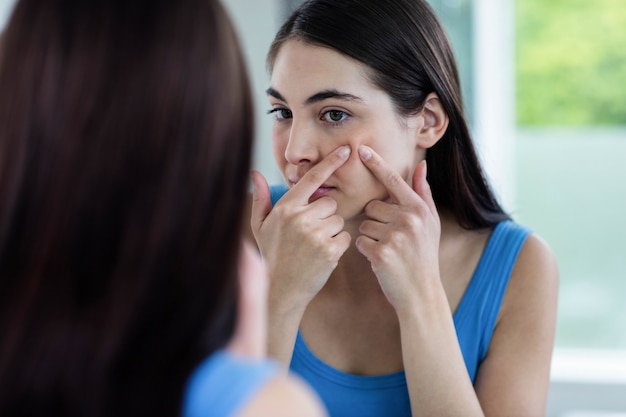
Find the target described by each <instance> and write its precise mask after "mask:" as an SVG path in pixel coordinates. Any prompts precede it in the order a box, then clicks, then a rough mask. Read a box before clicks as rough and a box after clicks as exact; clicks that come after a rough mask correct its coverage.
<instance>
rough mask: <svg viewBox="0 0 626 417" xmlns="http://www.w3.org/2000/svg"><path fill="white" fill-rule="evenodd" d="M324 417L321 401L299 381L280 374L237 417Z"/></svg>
mask: <svg viewBox="0 0 626 417" xmlns="http://www.w3.org/2000/svg"><path fill="white" fill-rule="evenodd" d="M270 415H271V416H274V417H291V416H296V415H297V416H301V417H325V416H327V414H326V411H325V409H324V407H323V406H322V403H321V400H320V399H319V397H318V396H317V394H315V393H314V392H313V390H312V389H311V388H309V386H308V385H306V383H304V382H303V381H302V380H301V379H300V378H298V377H296V376H295V375H293V374H288V373H286V372H285V373H281V374H279V375H277V376H275V377H274V378H272V379H271V380H270V381H268V383H267V384H265V385H264V386H263V388H262V389H261V390H260V391H259V392H258V393H257V395H255V396H254V397H253V398H252V399H251V400H250V401H249V402H248V403H247V404H246V405H245V406H244V407H243V408H242V409H241V410H240V412H239V413H237V415H236V416H237V417H264V416H270Z"/></svg>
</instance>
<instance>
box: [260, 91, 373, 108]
mask: <svg viewBox="0 0 626 417" xmlns="http://www.w3.org/2000/svg"><path fill="white" fill-rule="evenodd" d="M265 93H267V95H269V96H272V97H274V98H277V99H278V100H281V101H284V102H285V103H287V100H286V99H285V97H283V95H282V94H280V93H279V92H278V91H277V90H276V89H274V88H272V87H269V88H268V89H267V90H265ZM329 98H334V99H338V100H345V101H358V102H361V103H362V102H363V99H361V98H360V97H357V96H355V95H354V94H349V93H342V92H341V91H339V90H335V89H328V90H322V91H320V92H319V93H315V94H313V95H312V96H311V97H309V98H307V99H306V100H305V102H304V104H305V105H307V106H309V105H311V104H314V103H317V102H319V101H323V100H326V99H329Z"/></svg>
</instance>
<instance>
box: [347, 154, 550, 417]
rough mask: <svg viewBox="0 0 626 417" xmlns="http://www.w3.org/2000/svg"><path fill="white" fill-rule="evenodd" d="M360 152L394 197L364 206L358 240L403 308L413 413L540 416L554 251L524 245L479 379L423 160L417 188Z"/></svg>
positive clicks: (386, 288) (536, 244)
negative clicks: (443, 264) (457, 320)
mask: <svg viewBox="0 0 626 417" xmlns="http://www.w3.org/2000/svg"><path fill="white" fill-rule="evenodd" d="M367 151H369V152H367ZM362 160H363V162H364V163H365V164H366V166H367V167H368V168H369V169H370V171H371V172H372V173H373V174H374V175H375V176H376V177H377V178H378V179H379V180H380V181H381V182H382V183H383V184H384V185H385V186H386V187H387V189H388V191H389V194H390V197H391V201H390V202H373V203H370V205H368V207H367V208H366V214H367V216H368V218H369V220H367V221H365V222H363V224H362V226H361V229H360V232H361V233H362V235H361V236H359V237H358V239H357V242H356V243H357V247H358V249H359V250H360V251H361V252H362V253H363V254H364V255H365V256H366V257H367V258H368V260H369V261H370V263H371V265H372V269H373V270H374V272H375V273H376V276H377V278H378V281H379V283H380V285H381V288H382V289H383V292H384V293H385V295H386V296H387V299H388V300H389V302H390V303H391V304H392V305H393V306H394V308H395V310H396V313H397V315H398V319H399V323H400V330H401V339H402V353H403V360H404V368H405V373H406V378H407V384H408V388H409V396H410V400H411V407H412V414H413V416H414V417H416V416H421V415H424V416H430V415H437V416H459V415H462V416H484V415H487V416H503V415H507V416H508V415H512V416H515V415H520V416H531V417H532V416H535V415H537V416H539V415H542V414H543V413H544V411H543V409H544V407H545V395H546V392H547V383H548V373H549V364H550V354H551V350H552V343H553V339H554V326H555V324H554V322H555V314H556V313H555V310H556V286H557V281H558V273H557V271H556V266H555V262H554V258H553V256H552V255H551V253H550V251H549V250H548V249H547V247H546V246H545V245H542V244H541V242H540V241H539V239H538V238H536V237H534V236H531V237H529V239H528V241H527V242H526V243H525V245H524V247H523V248H522V250H521V253H520V255H519V258H518V262H517V264H516V266H515V269H514V271H513V274H512V276H511V283H510V284H509V288H508V290H507V295H506V296H505V300H504V302H503V306H502V311H501V314H500V319H499V321H498V323H497V327H496V331H495V333H494V337H493V339H492V342H491V346H490V348H489V351H488V356H487V359H486V360H485V361H484V362H483V364H482V365H481V368H480V369H479V374H478V380H477V382H476V387H474V386H472V383H471V380H470V377H469V375H468V373H467V370H466V367H465V363H464V360H463V356H462V353H461V349H460V347H459V343H458V339H457V335H456V330H455V327H454V322H453V319H452V315H451V313H450V306H449V304H448V301H447V297H446V294H445V291H444V288H443V286H442V283H441V278H440V275H439V268H438V265H439V260H438V246H439V237H440V224H439V217H438V214H437V210H436V207H435V205H434V202H433V200H432V195H431V193H430V187H429V186H428V183H427V182H426V166H425V164H424V163H422V164H420V165H418V167H417V169H416V170H415V174H414V176H413V182H412V184H413V189H411V187H410V186H409V185H408V184H406V182H404V181H403V180H402V178H401V177H400V176H399V175H398V174H397V173H396V172H394V171H393V170H392V169H391V168H390V167H389V166H387V164H386V163H385V162H384V161H383V160H382V159H381V158H380V157H379V156H378V155H377V154H375V153H374V152H373V151H371V149H366V152H364V153H363V154H362ZM521 387H523V389H522V388H521Z"/></svg>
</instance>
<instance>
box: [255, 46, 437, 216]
mask: <svg viewBox="0 0 626 417" xmlns="http://www.w3.org/2000/svg"><path fill="white" fill-rule="evenodd" d="M267 92H268V97H269V101H270V104H271V107H272V110H271V111H272V114H273V115H274V116H275V118H276V120H275V122H274V126H273V128H272V148H273V153H274V158H275V159H276V163H277V164H278V167H279V169H280V171H281V173H282V175H283V178H284V179H285V181H286V182H287V184H288V185H289V186H290V187H291V186H293V184H294V183H296V182H297V181H298V180H299V179H300V178H302V176H303V175H304V174H306V173H307V172H308V171H309V170H310V169H311V168H312V167H313V166H315V165H316V164H317V163H319V162H320V161H321V160H322V159H324V158H325V157H326V156H327V155H328V154H329V153H330V152H331V151H333V150H334V149H336V148H337V147H339V146H341V145H350V147H351V148H352V154H351V155H350V158H349V159H348V161H347V162H346V163H345V164H344V165H343V166H342V167H341V168H339V169H338V170H337V171H335V173H334V174H333V175H332V176H331V177H330V178H329V179H328V180H326V182H325V183H324V186H323V187H322V188H321V189H320V190H318V191H319V192H317V193H315V196H320V195H328V196H330V197H332V198H333V199H335V200H336V201H337V203H338V213H339V214H340V215H341V216H342V217H343V218H344V219H346V220H349V219H352V218H354V217H355V216H357V215H359V214H361V213H362V211H363V208H364V207H365V205H366V204H367V203H368V202H369V201H371V200H374V199H379V200H384V199H386V198H387V197H388V194H387V191H386V190H385V188H384V187H383V185H382V184H381V183H380V182H379V181H378V180H377V179H376V178H375V177H374V176H373V175H372V174H371V173H370V171H369V170H368V169H367V168H366V167H365V165H363V163H362V162H361V160H360V158H359V155H358V147H359V145H361V144H364V145H368V146H370V147H371V148H372V149H374V151H376V152H377V153H378V154H380V155H381V156H382V158H383V159H384V160H385V161H386V162H387V163H388V164H390V165H391V166H392V167H394V169H395V170H396V171H397V172H398V173H400V174H401V175H402V177H403V178H405V180H407V182H409V183H410V179H411V176H412V174H413V171H414V169H415V167H416V165H417V163H418V162H419V161H420V160H421V159H423V158H424V155H425V151H424V149H421V148H419V147H418V146H417V132H418V130H419V128H420V118H419V117H417V116H414V117H409V118H406V117H401V116H400V115H399V114H398V113H397V112H396V110H395V108H394V106H393V103H392V101H391V98H390V97H389V96H388V95H387V94H386V93H385V92H383V91H382V90H380V89H379V88H377V87H375V86H374V85H373V83H372V82H371V81H369V79H368V78H367V67H366V66H365V65H363V64H361V63H359V62H358V61H355V60H352V59H351V58H349V57H347V56H345V55H342V54H340V53H338V52H336V51H334V50H332V49H330V48H324V47H320V46H315V45H311V44H308V43H305V42H302V41H298V40H289V41H286V42H285V43H284V44H283V46H282V47H281V48H280V50H279V52H278V54H277V56H276V60H275V62H274V67H273V72H272V78H271V86H270V88H269V89H268V90H267Z"/></svg>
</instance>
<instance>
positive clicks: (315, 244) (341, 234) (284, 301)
mask: <svg viewBox="0 0 626 417" xmlns="http://www.w3.org/2000/svg"><path fill="white" fill-rule="evenodd" d="M349 157H350V148H349V147H348V146H342V147H340V148H337V149H336V150H334V151H333V152H331V153H330V154H329V155H328V156H327V157H326V158H324V159H323V160H322V161H321V162H319V163H318V164H317V165H315V166H314V167H313V168H311V169H310V170H309V171H308V172H307V173H306V174H305V175H304V176H303V177H302V179H300V181H298V183H297V184H295V185H294V186H293V187H292V188H291V189H290V190H289V191H287V193H285V195H284V196H283V197H282V198H281V199H280V201H278V202H277V203H276V205H275V206H274V207H273V208H272V203H271V200H270V192H269V187H268V185H267V181H266V180H265V178H264V177H263V175H261V173H259V172H257V171H253V173H252V181H253V183H254V194H253V202H252V216H251V226H252V232H253V233H254V237H255V239H256V241H257V244H258V245H259V249H260V250H261V254H262V256H263V259H264V261H265V265H266V266H267V270H268V273H269V277H270V309H276V308H280V310H282V312H283V313H287V312H290V311H294V310H295V311H301V312H303V311H304V309H305V308H306V306H307V305H308V303H309V302H310V301H311V300H312V299H313V297H315V295H316V294H317V293H318V292H319V291H320V290H321V289H322V287H323V286H324V284H325V283H326V281H327V280H328V278H329V276H330V274H331V273H332V271H333V270H334V269H335V267H336V266H337V263H338V262H339V258H341V256H342V255H343V253H344V252H345V251H346V250H347V249H348V247H349V245H350V239H351V238H350V235H349V234H348V232H346V231H344V230H343V227H344V220H343V218H342V217H341V216H339V215H338V214H337V202H336V201H335V200H333V199H332V198H330V197H322V198H319V199H317V200H315V201H312V202H310V203H309V200H310V198H311V195H312V194H313V193H314V192H315V191H316V190H317V189H318V188H319V187H320V186H322V185H323V184H324V182H325V181H326V180H327V179H328V178H329V177H330V176H331V175H332V174H333V173H334V172H335V171H336V170H337V169H338V168H339V167H341V166H342V165H343V164H344V163H345V162H346V161H347V160H348V158H349ZM279 306H280V307H279Z"/></svg>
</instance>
